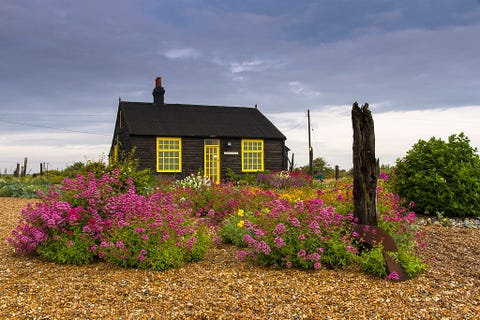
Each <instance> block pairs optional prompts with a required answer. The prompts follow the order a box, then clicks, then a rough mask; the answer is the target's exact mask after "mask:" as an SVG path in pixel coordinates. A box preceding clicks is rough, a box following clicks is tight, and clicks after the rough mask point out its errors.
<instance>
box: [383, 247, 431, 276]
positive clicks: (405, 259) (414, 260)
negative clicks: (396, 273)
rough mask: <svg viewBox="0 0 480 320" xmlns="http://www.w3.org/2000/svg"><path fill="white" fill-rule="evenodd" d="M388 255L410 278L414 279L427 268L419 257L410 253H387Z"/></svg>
mask: <svg viewBox="0 0 480 320" xmlns="http://www.w3.org/2000/svg"><path fill="white" fill-rule="evenodd" d="M389 255H390V256H392V257H393V259H394V260H395V261H397V262H398V263H399V264H400V266H402V269H403V270H404V271H405V272H406V273H407V274H408V276H409V277H410V278H413V277H416V276H417V275H419V274H420V273H421V272H422V271H424V270H425V269H426V268H427V265H426V264H425V262H423V260H422V259H421V258H420V257H418V256H416V255H414V254H412V253H410V252H407V251H398V252H395V253H389Z"/></svg>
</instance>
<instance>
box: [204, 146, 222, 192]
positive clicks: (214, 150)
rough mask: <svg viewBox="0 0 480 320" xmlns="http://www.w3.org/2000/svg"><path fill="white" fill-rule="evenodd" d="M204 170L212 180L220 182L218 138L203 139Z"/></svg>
mask: <svg viewBox="0 0 480 320" xmlns="http://www.w3.org/2000/svg"><path fill="white" fill-rule="evenodd" d="M204 163H205V167H204V171H205V176H206V177H208V178H209V179H210V180H211V181H212V182H215V183H220V140H219V139H205V141H204Z"/></svg>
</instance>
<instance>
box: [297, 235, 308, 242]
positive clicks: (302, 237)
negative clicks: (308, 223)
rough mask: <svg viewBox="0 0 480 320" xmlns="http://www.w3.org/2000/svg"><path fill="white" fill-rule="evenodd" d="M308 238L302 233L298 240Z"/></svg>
mask: <svg viewBox="0 0 480 320" xmlns="http://www.w3.org/2000/svg"><path fill="white" fill-rule="evenodd" d="M305 239H306V237H305V235H304V234H301V235H299V236H298V240H299V241H304V240H305Z"/></svg>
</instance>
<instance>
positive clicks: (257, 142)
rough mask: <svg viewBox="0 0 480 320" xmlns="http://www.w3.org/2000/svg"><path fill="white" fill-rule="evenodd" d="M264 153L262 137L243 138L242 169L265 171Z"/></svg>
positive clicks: (245, 170)
mask: <svg viewBox="0 0 480 320" xmlns="http://www.w3.org/2000/svg"><path fill="white" fill-rule="evenodd" d="M264 153H265V150H264V143H263V140H262V139H242V171H243V172H258V171H264V161H265V160H264V159H265V156H264Z"/></svg>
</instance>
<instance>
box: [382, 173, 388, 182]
mask: <svg viewBox="0 0 480 320" xmlns="http://www.w3.org/2000/svg"><path fill="white" fill-rule="evenodd" d="M380 178H381V179H383V181H388V176H387V174H386V173H385V172H382V173H380Z"/></svg>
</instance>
